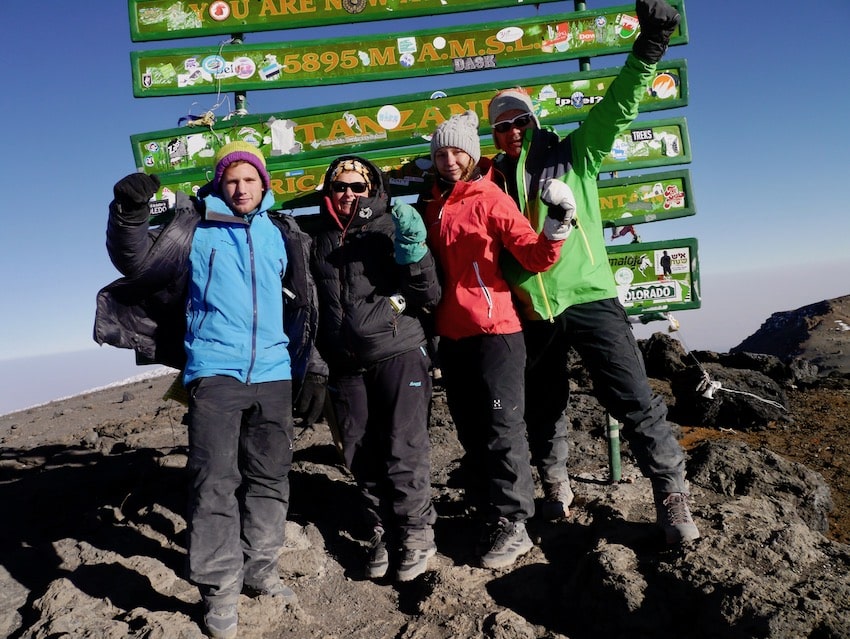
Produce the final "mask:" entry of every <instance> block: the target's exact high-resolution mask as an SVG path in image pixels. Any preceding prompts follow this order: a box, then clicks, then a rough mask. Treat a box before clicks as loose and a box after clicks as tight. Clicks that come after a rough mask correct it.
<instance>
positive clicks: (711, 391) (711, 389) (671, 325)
mask: <svg viewBox="0 0 850 639" xmlns="http://www.w3.org/2000/svg"><path fill="white" fill-rule="evenodd" d="M653 319H665V320H667V323H668V326H667V332H668V333H678V335H677V336H676V337H677V338H678V340H679V342H680V343H681V344H682V348H683V349H684V350H685V353H686V354H687V355H688V356H690V358H691V359H693V360H694V362H696V365H697V366H698V367H699V369H700V371H702V379H701V380H700V382H699V384H697V387H696V391H697V392H698V393H702V396H703V397H705V398H706V399H714V396H715V394H716V393H717V391H722V392H724V393H734V394H738V395H746V396H748V397H752V398H753V399H755V400H758V401H760V402H764V403H765V404H769V405H770V406H773V407H774V408H778V409H780V410H783V411H786V412H787V411H788V409H787V408H785V406H783V405H782V404H780V403H779V402H777V401H774V400H772V399H766V398H764V397H760V396H758V395H756V394H754V393H750V392H748V391H742V390H736V389H734V388H725V387H724V386H723V384H722V383H721V382H719V381H717V380H713V379H711V376H710V375H709V374H708V371H707V370H705V368H703V365H702V362H700V361H699V360H698V359H697V357H696V355H694V353H693V351H691V349H690V348H688V345H687V344H686V343H685V338H684V337H683V336H682V334H681V333H680V332H679V331H680V328H681V325H680V324H679V321H678V320H677V319H676V318H674V317H673V315H672V313H658V314H657V317H651V318H650V319H649V320H647V322H648V321H652V320H653ZM639 321H641V322H643V320H639ZM647 322H643V323H647Z"/></svg>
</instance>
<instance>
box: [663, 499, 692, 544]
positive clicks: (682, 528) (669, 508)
mask: <svg viewBox="0 0 850 639" xmlns="http://www.w3.org/2000/svg"><path fill="white" fill-rule="evenodd" d="M655 514H656V518H657V519H656V521H657V523H658V525H659V526H661V528H662V529H663V530H664V536H665V537H666V538H667V543H668V544H679V543H682V542H684V541H693V540H694V539H699V536H700V535H699V530H697V527H696V524H694V519H693V517H692V516H691V509H690V507H689V506H688V495H687V494H686V493H660V494H658V495H656V496H655Z"/></svg>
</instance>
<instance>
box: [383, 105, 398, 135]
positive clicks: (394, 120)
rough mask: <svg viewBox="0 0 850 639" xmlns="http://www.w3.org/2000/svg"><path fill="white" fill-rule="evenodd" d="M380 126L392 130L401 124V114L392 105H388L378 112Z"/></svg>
mask: <svg viewBox="0 0 850 639" xmlns="http://www.w3.org/2000/svg"><path fill="white" fill-rule="evenodd" d="M378 124H380V125H381V126H382V127H384V128H385V129H387V130H388V131H389V130H392V129H394V128H396V127H397V126H398V125H399V124H401V113H400V112H399V110H398V109H397V108H395V107H394V106H393V105H392V104H386V105H384V106H382V107H381V108H380V109H379V110H378Z"/></svg>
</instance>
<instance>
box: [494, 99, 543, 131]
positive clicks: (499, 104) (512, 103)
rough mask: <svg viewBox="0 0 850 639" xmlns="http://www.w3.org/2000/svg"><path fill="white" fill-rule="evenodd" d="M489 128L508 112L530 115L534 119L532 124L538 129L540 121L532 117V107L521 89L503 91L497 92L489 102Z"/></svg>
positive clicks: (534, 116)
mask: <svg viewBox="0 0 850 639" xmlns="http://www.w3.org/2000/svg"><path fill="white" fill-rule="evenodd" d="M487 111H488V117H489V119H490V126H493V125H494V124H496V121H497V120H498V119H499V117H500V116H501V115H502V114H503V113H507V112H508V111H525V112H526V113H530V114H531V116H532V117H533V118H534V124H535V125H536V126H537V128H538V129H539V128H540V121H539V120H538V119H537V116H536V115H534V105H532V104H531V98H530V97H529V95H528V94H527V93H526V92H525V91H523V90H522V89H505V90H504V91H499V92H498V93H497V94H496V95H494V96H493V99H492V100H490V106H489V107H487Z"/></svg>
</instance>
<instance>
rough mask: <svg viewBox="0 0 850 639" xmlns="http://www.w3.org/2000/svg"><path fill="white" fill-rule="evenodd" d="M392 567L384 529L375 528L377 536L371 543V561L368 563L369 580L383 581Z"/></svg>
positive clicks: (367, 573)
mask: <svg viewBox="0 0 850 639" xmlns="http://www.w3.org/2000/svg"><path fill="white" fill-rule="evenodd" d="M389 567H390V553H389V552H388V551H387V542H386V541H384V529H383V528H381V527H380V526H375V534H374V536H373V537H372V540H371V541H370V542H369V559H368V561H367V562H366V576H367V577H368V578H369V579H381V578H382V577H383V576H384V575H386V574H387V570H389Z"/></svg>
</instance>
